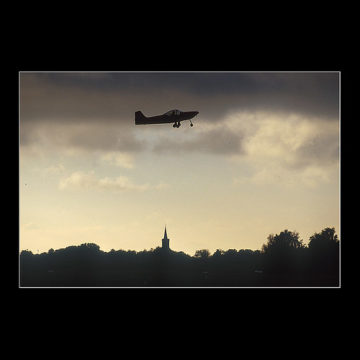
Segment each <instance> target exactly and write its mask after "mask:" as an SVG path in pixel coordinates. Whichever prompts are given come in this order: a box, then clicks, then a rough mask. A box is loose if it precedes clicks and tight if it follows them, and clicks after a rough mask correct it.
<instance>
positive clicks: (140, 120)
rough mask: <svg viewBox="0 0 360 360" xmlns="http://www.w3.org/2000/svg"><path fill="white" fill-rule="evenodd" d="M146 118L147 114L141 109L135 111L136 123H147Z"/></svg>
mask: <svg viewBox="0 0 360 360" xmlns="http://www.w3.org/2000/svg"><path fill="white" fill-rule="evenodd" d="M146 119H147V118H146V116H145V115H144V114H143V113H142V112H141V111H136V112H135V125H143V124H145V121H146Z"/></svg>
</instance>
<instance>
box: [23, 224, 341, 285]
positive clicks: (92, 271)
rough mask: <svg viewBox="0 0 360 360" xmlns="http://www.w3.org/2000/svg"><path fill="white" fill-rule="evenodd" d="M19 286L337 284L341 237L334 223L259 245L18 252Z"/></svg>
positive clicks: (275, 237)
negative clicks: (306, 234)
mask: <svg viewBox="0 0 360 360" xmlns="http://www.w3.org/2000/svg"><path fill="white" fill-rule="evenodd" d="M20 286H21V287H203V286H207V287H279V286H285V287H300V286H305V287H338V286H339V240H338V237H337V235H336V234H335V229H334V228H326V229H324V230H322V231H321V233H315V234H314V235H313V236H311V237H310V239H309V243H308V245H304V244H303V243H302V240H299V234H298V233H296V232H291V231H287V230H285V231H283V232H281V233H280V234H277V235H269V237H268V239H267V242H266V244H264V245H263V247H262V249H261V250H256V251H253V250H234V249H230V250H227V251H223V250H217V251H215V252H214V253H213V254H210V253H209V251H208V250H198V251H196V253H195V255H194V256H190V255H187V254H185V253H183V252H175V251H172V250H167V249H163V248H160V247H158V248H156V249H151V250H149V251H146V250H144V251H140V252H135V251H124V250H118V251H115V250H111V251H109V252H104V251H101V250H100V248H99V246H98V245H96V244H92V243H90V244H89V243H86V244H82V245H80V246H69V247H67V248H64V249H58V250H55V251H54V250H53V249H50V250H49V251H48V252H47V253H42V254H33V253H32V252H31V251H27V250H24V251H22V252H21V254H20Z"/></svg>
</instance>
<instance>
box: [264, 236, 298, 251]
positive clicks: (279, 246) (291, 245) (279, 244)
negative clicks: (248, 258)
mask: <svg viewBox="0 0 360 360" xmlns="http://www.w3.org/2000/svg"><path fill="white" fill-rule="evenodd" d="M267 240H268V242H267V244H264V245H263V247H262V251H263V253H265V254H269V253H284V252H286V253H288V252H289V251H291V250H294V249H301V248H304V245H303V241H302V240H300V239H299V233H297V232H295V231H288V230H284V231H282V232H281V233H280V234H279V235H277V234H276V235H273V234H270V235H269V236H268V238H267Z"/></svg>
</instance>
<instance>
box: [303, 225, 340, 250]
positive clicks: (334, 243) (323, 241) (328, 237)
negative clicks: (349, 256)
mask: <svg viewBox="0 0 360 360" xmlns="http://www.w3.org/2000/svg"><path fill="white" fill-rule="evenodd" d="M309 240H310V241H309V249H310V250H311V251H312V252H323V251H327V250H330V249H336V248H337V247H338V245H339V239H338V236H337V235H336V233H335V228H325V229H324V230H322V231H321V233H315V234H314V235H312V236H310V239H309Z"/></svg>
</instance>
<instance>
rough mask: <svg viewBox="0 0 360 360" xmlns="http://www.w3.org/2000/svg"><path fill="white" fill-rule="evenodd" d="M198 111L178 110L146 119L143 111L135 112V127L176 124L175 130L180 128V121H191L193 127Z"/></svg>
mask: <svg viewBox="0 0 360 360" xmlns="http://www.w3.org/2000/svg"><path fill="white" fill-rule="evenodd" d="M198 113H199V112H198V111H180V110H177V109H174V110H170V111H168V112H166V113H165V114H163V115H157V116H151V117H146V116H145V115H144V114H143V113H142V112H141V111H136V112H135V125H147V124H167V123H174V125H173V127H174V128H179V127H180V125H181V124H180V121H183V120H190V126H193V123H192V122H191V119H192V118H193V117H195V116H196V115H197V114H198Z"/></svg>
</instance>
